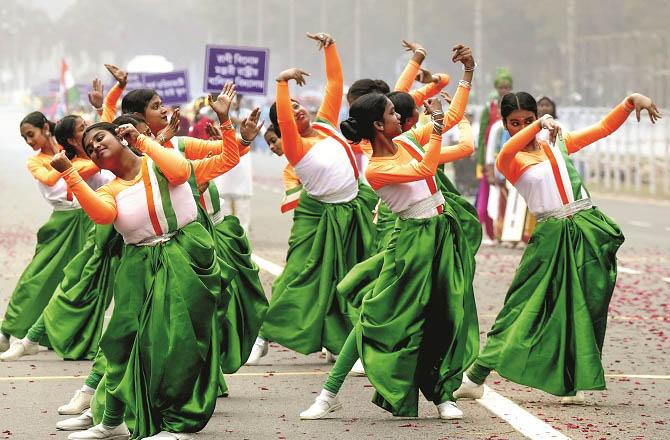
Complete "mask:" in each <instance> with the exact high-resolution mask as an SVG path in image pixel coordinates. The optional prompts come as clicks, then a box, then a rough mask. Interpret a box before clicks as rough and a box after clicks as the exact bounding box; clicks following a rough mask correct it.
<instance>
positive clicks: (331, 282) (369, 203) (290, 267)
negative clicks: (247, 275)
mask: <svg viewBox="0 0 670 440" xmlns="http://www.w3.org/2000/svg"><path fill="white" fill-rule="evenodd" d="M359 187H360V189H359V193H358V196H357V197H356V198H355V199H354V200H352V201H350V202H347V203H323V202H320V201H318V200H315V199H313V198H311V197H310V196H309V195H307V193H306V192H303V194H302V195H301V197H300V202H299V203H298V207H297V208H296V209H295V213H294V215H293V227H292V229H291V236H290V238H289V250H288V254H287V256H286V267H285V268H284V271H283V272H282V274H281V275H280V276H279V277H277V279H276V280H275V282H274V283H273V286H272V298H271V299H270V308H269V309H268V312H267V315H266V316H265V322H264V323H263V326H262V328H261V335H262V336H263V337H265V338H266V339H270V340H273V341H276V342H278V343H279V344H281V345H283V346H284V347H287V348H290V349H291V350H294V351H297V352H299V353H303V354H310V353H315V352H318V351H321V348H322V347H325V348H326V349H328V350H329V351H330V352H332V353H339V352H340V349H341V348H342V345H343V344H344V341H345V340H346V338H347V335H348V334H349V332H350V331H351V329H352V327H353V324H354V323H355V322H356V321H357V320H358V310H357V309H356V308H354V307H352V306H351V305H350V304H349V303H347V302H346V301H345V300H344V299H342V298H341V297H339V296H338V295H337V294H336V291H335V286H336V285H337V283H338V282H339V281H340V280H341V279H342V278H343V277H344V276H345V275H346V274H347V272H348V271H349V270H350V269H351V268H352V267H353V266H354V265H355V264H356V263H358V262H360V261H363V260H365V259H366V258H368V257H369V256H370V255H371V254H372V253H373V252H374V247H375V243H374V235H375V230H374V224H373V223H372V210H373V209H374V206H375V203H376V201H377V197H376V195H375V194H374V192H373V191H372V189H370V187H368V186H367V185H360V186H359Z"/></svg>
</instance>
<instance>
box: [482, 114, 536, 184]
mask: <svg viewBox="0 0 670 440" xmlns="http://www.w3.org/2000/svg"><path fill="white" fill-rule="evenodd" d="M543 120H544V119H538V120H537V121H535V122H533V123H532V124H530V125H528V126H526V127H525V128H523V129H522V130H521V131H519V132H518V133H517V134H515V135H514V136H512V137H511V138H510V139H509V140H508V141H507V142H505V145H503V147H502V149H501V150H500V153H498V158H497V159H496V168H498V170H499V171H500V172H501V173H502V174H503V175H504V176H505V177H507V179H508V180H510V179H509V177H508V176H510V175H511V173H510V166H511V165H512V163H513V161H514V157H515V156H516V155H517V153H519V152H520V151H521V150H523V149H524V148H526V146H527V145H528V144H529V143H531V142H532V141H533V140H534V139H535V136H536V135H537V134H538V133H539V132H540V130H542V121H543ZM491 135H492V134H491Z"/></svg>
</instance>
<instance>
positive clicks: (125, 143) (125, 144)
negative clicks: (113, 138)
mask: <svg viewBox="0 0 670 440" xmlns="http://www.w3.org/2000/svg"><path fill="white" fill-rule="evenodd" d="M119 142H120V143H121V145H123V146H124V147H127V146H128V141H127V140H125V139H120V140H119Z"/></svg>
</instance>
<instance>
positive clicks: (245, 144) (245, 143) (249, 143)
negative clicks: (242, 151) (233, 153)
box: [240, 135, 251, 147]
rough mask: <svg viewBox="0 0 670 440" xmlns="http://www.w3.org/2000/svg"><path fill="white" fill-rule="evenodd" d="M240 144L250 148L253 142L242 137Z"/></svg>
mask: <svg viewBox="0 0 670 440" xmlns="http://www.w3.org/2000/svg"><path fill="white" fill-rule="evenodd" d="M240 144H242V145H244V146H245V147H248V146H249V145H251V141H248V140H246V139H244V138H243V137H242V136H241V135H240Z"/></svg>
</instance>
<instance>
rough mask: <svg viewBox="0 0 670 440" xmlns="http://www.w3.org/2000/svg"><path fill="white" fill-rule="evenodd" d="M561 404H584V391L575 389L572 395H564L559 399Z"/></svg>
mask: <svg viewBox="0 0 670 440" xmlns="http://www.w3.org/2000/svg"><path fill="white" fill-rule="evenodd" d="M561 404H562V405H584V404H586V395H584V391H577V393H576V394H575V395H574V396H565V397H563V398H562V399H561Z"/></svg>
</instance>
